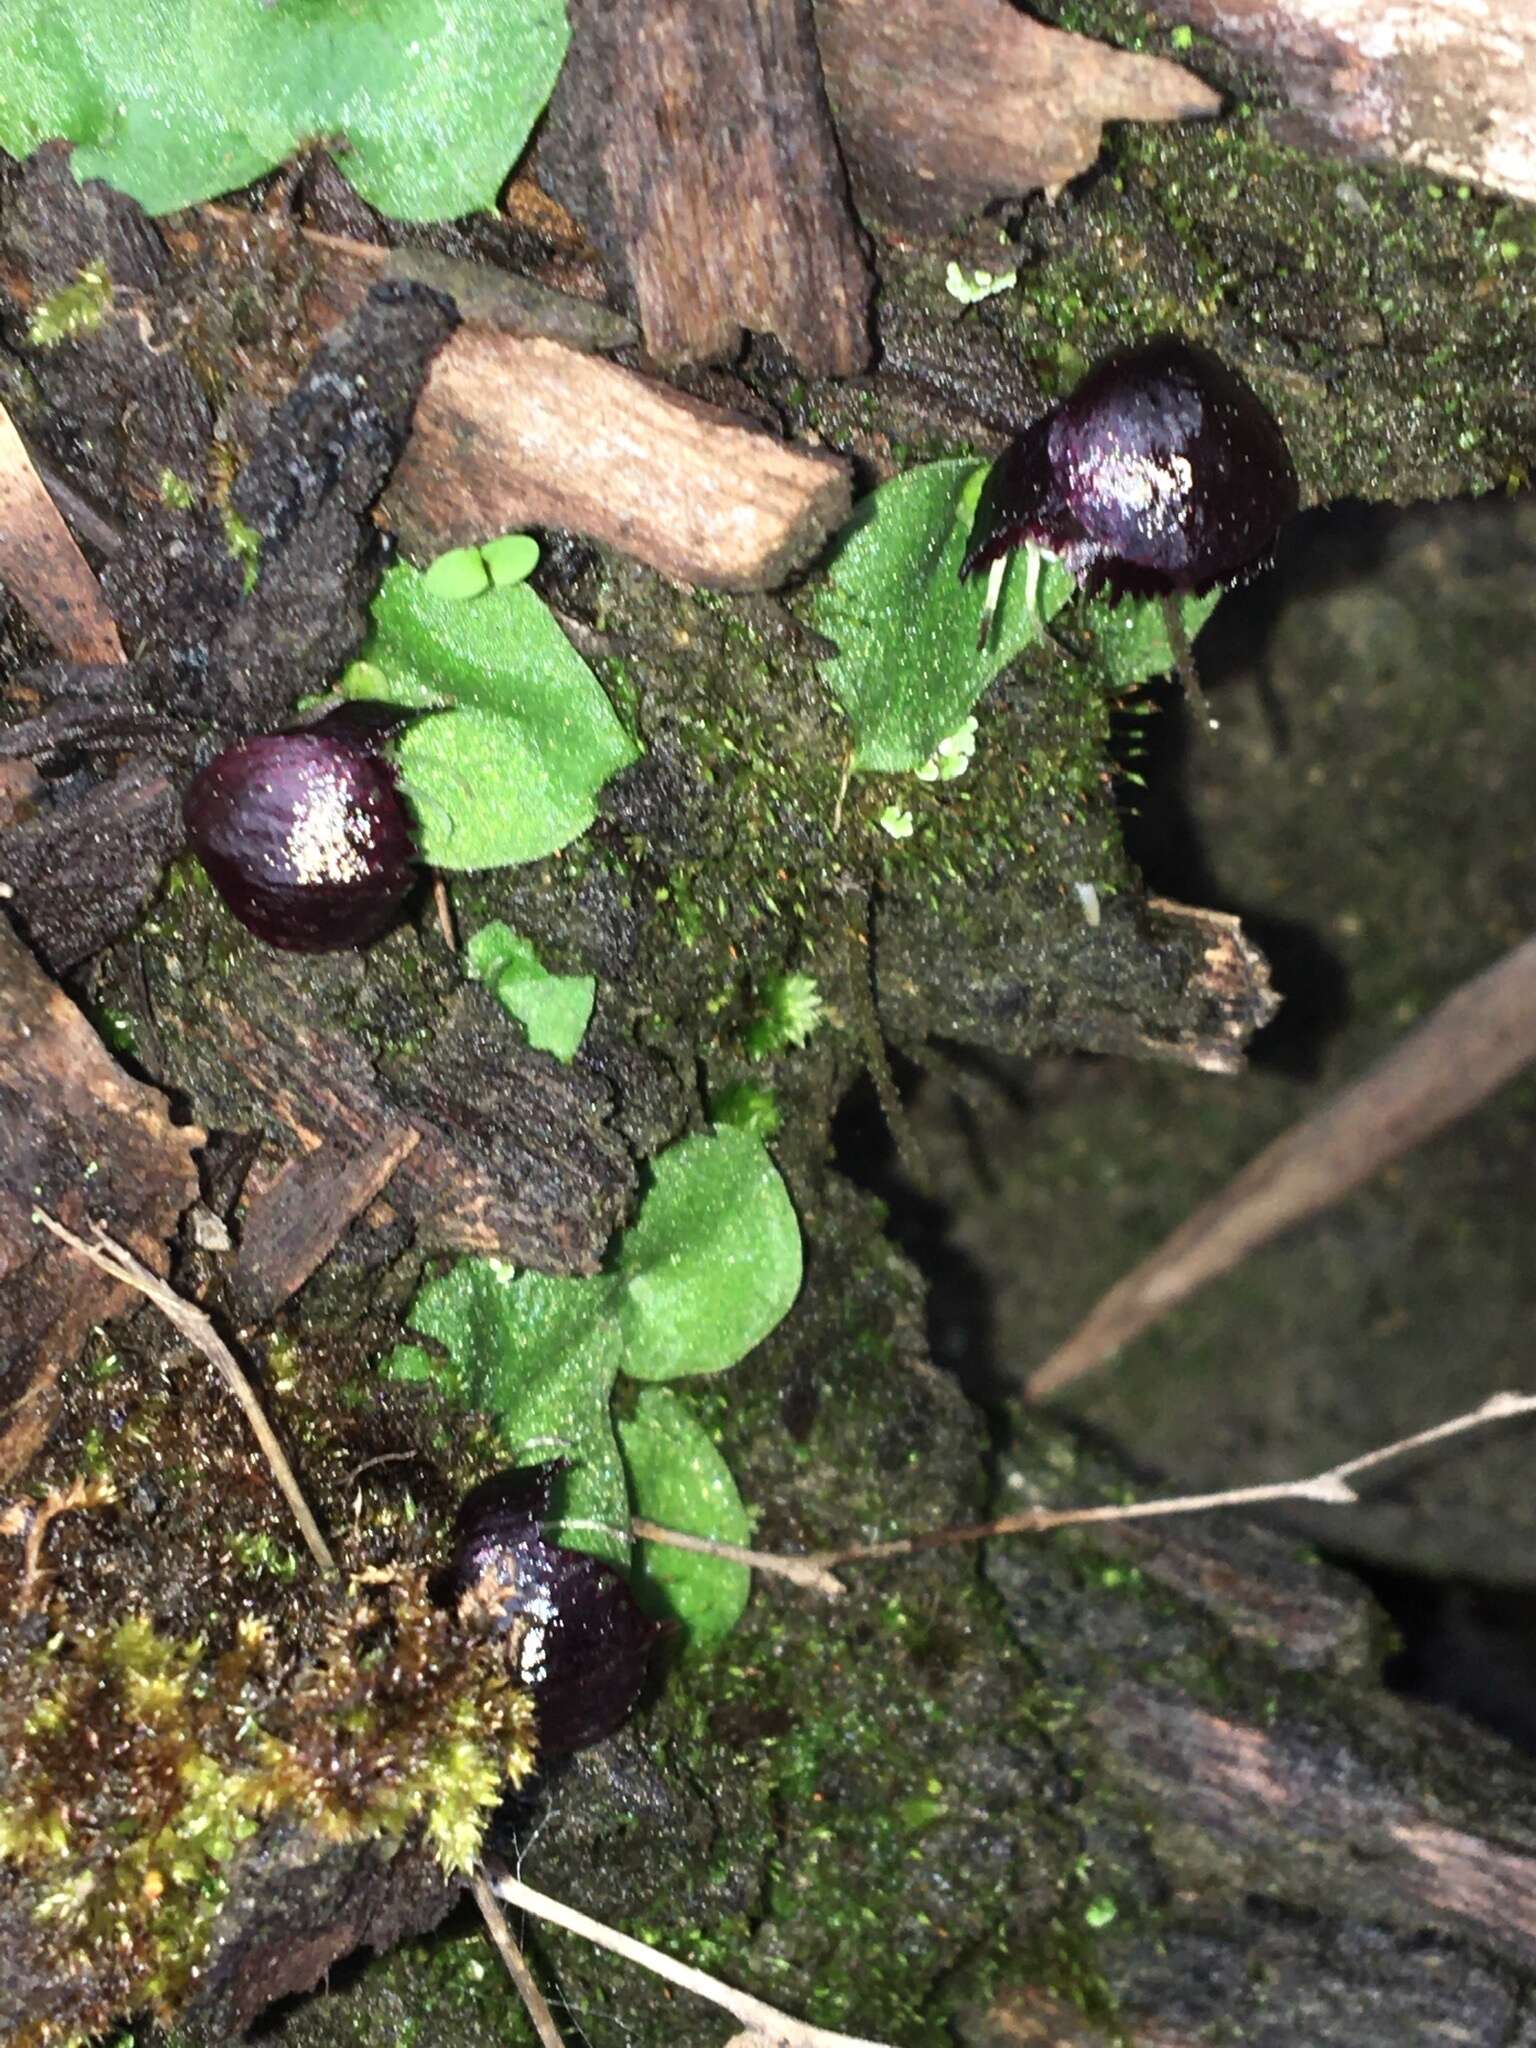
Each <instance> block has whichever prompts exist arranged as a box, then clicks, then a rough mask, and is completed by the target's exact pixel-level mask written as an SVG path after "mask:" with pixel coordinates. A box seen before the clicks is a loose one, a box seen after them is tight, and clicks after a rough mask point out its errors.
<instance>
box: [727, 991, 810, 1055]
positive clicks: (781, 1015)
mask: <svg viewBox="0 0 1536 2048" xmlns="http://www.w3.org/2000/svg"><path fill="white" fill-rule="evenodd" d="M825 1012H826V1005H825V1004H824V1003H823V1001H822V999H821V990H820V989H819V988H818V987H817V986H816V977H815V975H814V974H779V975H775V976H773V977H772V978H771V979H770V980H768V981H765V982H764V983H763V985H762V988H761V989H760V990H759V992H758V1004H757V1014H756V1016H755V1017H753V1019H752V1021H751V1023H750V1024H749V1025H748V1026H747V1029H746V1047H747V1051H748V1052H749V1053H751V1055H752V1057H753V1059H755V1060H760V1059H766V1058H767V1056H768V1054H769V1053H774V1052H783V1051H784V1050H785V1048H786V1047H788V1046H791V1045H795V1046H800V1045H804V1044H805V1042H806V1040H807V1039H808V1038H809V1037H810V1035H811V1033H812V1032H813V1031H814V1030H815V1029H816V1027H817V1025H818V1024H819V1023H820V1022H821V1020H822V1017H823V1016H824V1015H825Z"/></svg>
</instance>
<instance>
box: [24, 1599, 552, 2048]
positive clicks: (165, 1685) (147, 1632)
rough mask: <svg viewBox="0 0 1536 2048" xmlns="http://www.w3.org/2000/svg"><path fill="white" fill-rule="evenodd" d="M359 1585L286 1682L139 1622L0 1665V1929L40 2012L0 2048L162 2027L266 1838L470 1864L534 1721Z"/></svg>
mask: <svg viewBox="0 0 1536 2048" xmlns="http://www.w3.org/2000/svg"><path fill="white" fill-rule="evenodd" d="M372 1577H373V1582H372V1583H366V1584H362V1585H359V1586H356V1587H355V1588H354V1593H353V1597H352V1598H351V1599H350V1600H349V1602H348V1603H347V1605H346V1606H345V1608H344V1609H342V1610H340V1611H338V1613H337V1614H336V1615H335V1616H334V1618H333V1619H332V1620H331V1621H330V1623H329V1625H328V1629H327V1632H326V1635H325V1638H324V1640H323V1642H322V1646H321V1648H320V1651H319V1653H318V1654H317V1655H316V1656H315V1657H313V1658H312V1659H311V1660H310V1661H309V1662H307V1663H306V1664H304V1665H303V1666H302V1667H301V1668H300V1669H298V1670H297V1671H294V1670H293V1669H292V1668H290V1667H291V1659H290V1658H289V1657H288V1656H285V1654H284V1652H283V1649H282V1646H281V1644H280V1643H279V1640H278V1638H277V1637H276V1635H275V1634H274V1633H273V1632H272V1631H271V1630H270V1629H269V1628H267V1627H265V1626H264V1625H263V1624H262V1623H260V1622H258V1621H254V1620H248V1621H245V1622H243V1623H242V1624H241V1625H240V1626H239V1628H238V1629H237V1631H236V1634H235V1640H234V1642H233V1643H232V1645H231V1646H230V1647H229V1648H228V1649H226V1650H224V1651H223V1652H222V1653H220V1654H215V1655H210V1654H208V1652H207V1650H206V1648H205V1645H204V1644H203V1642H202V1641H200V1640H198V1639H196V1638H194V1639H191V1640H181V1639H177V1638H175V1637H172V1636H168V1635H165V1634H162V1633H160V1632H159V1631H158V1630H157V1629H156V1627H155V1626H154V1624H153V1622H152V1621H151V1620H150V1619H149V1618H148V1617H147V1616H144V1615H135V1616H131V1617H130V1618H128V1619H127V1620H125V1621H123V1622H121V1623H120V1624H118V1626H117V1627H115V1628H113V1629H110V1630H107V1631H102V1632H98V1633H80V1634H75V1633H72V1632H71V1630H70V1629H69V1627H68V1625H67V1624H66V1625H64V1626H62V1627H58V1628H56V1629H55V1630H54V1632H53V1633H52V1634H51V1635H50V1636H49V1637H48V1638H47V1640H46V1641H45V1642H43V1643H41V1644H39V1645H38V1647H36V1648H35V1649H34V1650H33V1651H32V1652H31V1653H30V1655H27V1656H25V1657H21V1658H18V1659H16V1660H15V1661H14V1662H13V1664H12V1668H11V1671H10V1674H9V1683H8V1686H7V1690H6V1694H5V1697H4V1699H3V1702H0V1753H4V1754H5V1755H6V1756H7V1758H8V1759H9V1771H8V1777H7V1785H6V1798H5V1805H4V1809H3V1811H0V1866H3V1868H4V1872H5V1877H6V1880H7V1881H6V1883H5V1885H4V1887H3V1889H4V1891H5V1892H6V1893H8V1897H7V1898H6V1900H5V1903H4V1907H3V1909H0V1910H3V1917H4V1919H5V1921H6V1922H7V1923H8V1924H7V1934H8V1937H9V1940H10V1942H11V1943H13V1944H15V1945H16V1946H17V1947H18V1948H19V1949H20V1950H21V1951H22V1952H23V1953H24V1954H25V1955H26V1958H27V1970H28V1974H31V1975H33V1976H45V1977H47V1978H48V1979H49V1980H50V1981H51V1982H52V1983H54V1984H55V1985H56V1986H57V1987H58V1993H57V2004H58V2008H59V2017H58V2018H57V2020H41V2021H38V2020H35V2019H34V2021H33V2022H32V2023H30V2024H29V2025H28V2026H26V2027H24V2028H23V2029H22V2030H21V2032H20V2033H19V2034H15V2035H12V2036H11V2037H10V2038H11V2039H12V2040H13V2041H14V2042H15V2043H16V2044H17V2048H44V2044H47V2043H50V2042H54V2041H64V2040H72V2039H75V2038H77V2037H81V2036H83V2035H84V2034H85V2033H87V2032H90V2031H93V2030H95V2029H96V2028H99V2027H102V2026H105V2025H106V2024H108V2023H109V2022H110V2021H111V2020H113V2019H115V2018H118V2017H121V2016H122V2015H123V2014H125V2013H128V2012H133V2011H138V2010H143V2009H146V2008H148V2009H152V2010H154V2011H156V2012H157V2013H159V2014H161V2015H162V2016H163V2015H166V2014H168V2013H171V2012H173V2011H174V2010H175V2009H176V2008H177V2006H178V2005H179V2004H180V2003H181V2001H182V2000H183V1998H184V1997H185V1996H186V1994H187V1993H188V1991H189V1990H190V1988H191V1987H192V1986H193V1985H194V1983H195V1982H196V1980H197V1977H198V1974H199V1965H200V1964H201V1962H202V1960H203V1958H204V1957H205V1955H206V1954H207V1952H208V1950H209V1948H210V1946H211V1945H212V1944H213V1942H214V1939H215V1934H216V1923H217V1922H218V1919H219V1915H220V1912H221V1910H222V1908H223V1906H224V1903H225V1901H226V1899H227V1898H228V1897H229V1895H230V1891H231V1885H232V1881H233V1879H234V1876H235V1873H236V1868H237V1865H238V1860H239V1856H240V1852H241V1848H242V1845H243V1844H244V1843H246V1842H247V1841H248V1840H249V1839H250V1838H251V1837H252V1836H254V1835H255V1834H256V1833H257V1831H258V1829H259V1828H261V1827H262V1826H263V1825H264V1824H266V1823H270V1822H273V1821H279V1820H281V1821H286V1822H288V1823H289V1824H290V1826H296V1827H297V1828H298V1829H300V1830H302V1831H305V1832H307V1833H308V1834H309V1835H310V1836H311V1837H312V1838H313V1840H314V1842H315V1844H316V1853H317V1854H318V1853H322V1852H323V1849H324V1847H325V1845H327V1844H331V1843H338V1842H347V1843H356V1842H385V1843H388V1842H399V1841H404V1840H405V1839H407V1838H408V1837H410V1836H411V1835H412V1834H413V1833H414V1832H416V1831H419V1832H420V1834H421V1835H422V1837H423V1838H424V1839H425V1841H426V1843H427V1845H428V1846H429V1848H430V1850H431V1851H432V1853H433V1854H434V1855H435V1857H436V1858H437V1860H438V1861H439V1863H441V1864H442V1866H443V1867H444V1868H445V1869H446V1870H449V1871H457V1870H462V1869H464V1868H466V1867H467V1866H468V1865H469V1864H470V1863H472V1862H473V1861H474V1859H475V1857H476V1855H477V1854H478V1852H479V1847H480V1842H481V1837H482V1834H483V1832H484V1828H485V1825H486V1821H487V1819H488V1817H489V1815H490V1813H491V1812H492V1811H493V1810H494V1808H495V1807H496V1805H497V1804H498V1803H499V1801H500V1800H501V1798H502V1797H503V1796H504V1794H505V1792H506V1790H507V1788H508V1787H509V1786H515V1785H518V1784H520V1783H521V1782H522V1781H523V1780H524V1779H525V1778H526V1777H527V1776H528V1774H529V1772H530V1771H531V1770H532V1768H533V1755H534V1731H533V1709H532V1702H531V1700H530V1698H529V1696H528V1695H527V1693H526V1692H524V1691H522V1690H520V1689H519V1688H517V1687H515V1686H514V1685H513V1684H512V1682H511V1680H510V1679H509V1677H508V1675H507V1672H506V1669H505V1665H504V1662H503V1659H502V1657H501V1655H500V1652H499V1650H498V1649H497V1648H496V1647H495V1646H493V1645H490V1644H478V1643H474V1642H471V1641H468V1640H466V1639H465V1638H464V1637H463V1636H462V1635H460V1634H458V1633H457V1632H456V1631H455V1630H454V1628H453V1626H452V1624H451V1623H450V1621H449V1619H448V1618H447V1617H446V1616H445V1615H443V1614H442V1613H440V1612H439V1611H438V1610H437V1609H436V1608H434V1607H433V1606H432V1605H431V1603H430V1601H429V1600H428V1598H427V1595H426V1590H425V1585H424V1582H423V1581H422V1580H421V1578H420V1577H419V1576H415V1575H411V1576H401V1577H398V1578H392V1579H385V1578H383V1577H382V1576H380V1575H378V1574H375V1575H372Z"/></svg>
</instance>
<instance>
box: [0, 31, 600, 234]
mask: <svg viewBox="0 0 1536 2048" xmlns="http://www.w3.org/2000/svg"><path fill="white" fill-rule="evenodd" d="M13 17H14V18H13ZM6 26H7V30H8V34H7V37H6V49H7V68H6V73H5V77H4V81H3V83H0V145H3V146H4V148H5V149H7V150H9V151H10V152H11V154H12V155H14V156H25V155H26V154H28V152H29V151H31V150H33V149H35V148H36V147H37V145H38V144H39V143H40V142H45V141H47V140H48V139H49V138H50V137H53V136H64V137H67V138H68V140H70V141H71V142H74V143H76V144H78V145H79V146H78V147H77V149H76V150H75V154H74V169H75V174H76V176H77V177H80V178H104V179H105V180H106V181H107V183H108V184H111V185H115V186H117V188H118V189H119V190H120V191H124V192H129V193H131V194H132V195H133V197H134V198H135V199H137V200H138V201H139V203H140V204H141V205H142V206H144V207H145V208H146V209H147V210H148V211H149V212H150V213H168V212H172V211H174V210H175V209H176V208H178V207H183V206H191V205H194V204H195V203H196V202H198V201H200V200H203V199H211V198H213V197H214V196H215V194H217V193H219V192H227V191H229V190H231V189H232V188H233V187H235V186H237V185H245V184H248V183H249V182H250V181H251V180H252V179H253V178H257V177H260V176H261V175H262V173H263V172H265V171H268V170H270V169H271V168H272V166H273V165H274V164H277V163H281V162H282V160H283V159H284V158H285V157H287V156H290V155H291V154H292V153H293V152H294V150H295V149H296V148H298V147H299V146H300V145H301V144H303V143H305V142H307V141H309V140H310V139H311V138H313V137H315V136H324V137H327V138H334V139H335V142H336V155H337V162H338V163H339V164H340V166H341V168H342V170H343V171H345V173H346V175H347V176H348V177H349V178H350V179H351V181H352V183H353V185H354V186H356V188H357V190H358V191H359V192H360V193H361V194H362V196H363V197H364V199H366V200H367V201H368V202H369V203H370V204H371V205H373V206H377V207H379V208H381V209H382V210H383V211H384V212H385V213H388V214H392V215H393V216H395V218H397V219H400V220H443V219H449V218H452V217H453V216H455V215H458V214H462V213H468V212H471V211H472V210H474V209H475V208H477V207H490V206H492V205H494V203H495V200H496V196H497V193H498V192H499V191H500V189H501V186H502V184H503V182H504V181H505V178H506V175H507V172H508V171H509V170H510V168H511V166H512V165H513V163H514V162H515V161H516V159H517V158H518V156H519V155H520V154H521V152H522V149H523V145H524V144H525V143H526V141H527V139H528V135H529V133H530V131H531V129H532V127H533V124H534V122H535V121H536V120H537V118H538V116H539V114H540V112H541V111H542V109H543V107H544V104H545V102H546V101H547V100H548V98H549V95H550V92H551V90H552V89H553V87H554V83H555V78H556V75H557V73H558V72H559V69H560V65H561V63H562V61H563V60H564V57H565V50H566V45H567V42H568V41H569V36H570V30H569V25H568V23H567V21H566V13H565V4H564V0H452V4H451V5H445V4H444V0H276V4H272V0H134V4H133V5H131V6H124V5H123V4H122V0H12V6H11V10H10V14H8V16H7V22H6Z"/></svg>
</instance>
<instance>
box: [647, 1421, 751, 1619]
mask: <svg viewBox="0 0 1536 2048" xmlns="http://www.w3.org/2000/svg"><path fill="white" fill-rule="evenodd" d="M617 1428H618V1435H619V1449H620V1450H621V1451H622V1453H623V1455H624V1468H625V1471H626V1472H627V1473H628V1475H629V1499H630V1506H631V1507H632V1508H633V1510H634V1512H635V1513H636V1514H637V1515H639V1516H640V1517H642V1519H644V1520H645V1521H648V1522H656V1523H659V1524H660V1526H661V1527H662V1528H664V1529H680V1530H682V1531H683V1533H684V1534H685V1535H689V1536H708V1537H710V1538H712V1539H713V1540H714V1541H715V1542H716V1543H736V1544H745V1543H748V1542H750V1540H751V1534H752V1524H751V1519H750V1517H749V1516H748V1514H747V1511H746V1509H745V1508H744V1507H743V1506H742V1503H741V1495H740V1494H739V1493H738V1492H737V1490H736V1481H735V1480H734V1479H733V1478H732V1476H731V1468H730V1466H729V1465H727V1464H726V1462H725V1460H724V1458H722V1457H721V1455H720V1453H719V1451H718V1450H717V1449H716V1448H715V1445H714V1443H713V1442H712V1441H711V1439H710V1437H709V1435H708V1433H707V1432H706V1431H705V1430H704V1428H703V1427H702V1426H701V1424H700V1423H699V1422H698V1421H697V1420H696V1419H695V1418H694V1416H693V1415H691V1414H690V1413H689V1411H688V1409H687V1408H686V1407H684V1405H683V1403H682V1402H681V1401H680V1400H679V1399H678V1398H677V1396H676V1395H675V1394H673V1393H670V1392H668V1390H667V1389H666V1388H665V1387H646V1388H645V1389H644V1390H643V1391H642V1392H641V1394H640V1396H639V1399H638V1400H637V1401H636V1403H635V1410H634V1413H633V1414H632V1415H631V1416H629V1417H628V1418H627V1419H626V1420H623V1421H621V1422H619V1423H618V1425H617ZM631 1583H632V1584H633V1586H634V1589H635V1592H636V1594H637V1595H638V1597H639V1599H640V1602H641V1604H642V1605H643V1606H644V1607H646V1608H647V1609H648V1611H649V1612H651V1613H652V1614H655V1615H658V1616H659V1617H661V1618H662V1619H664V1620H675V1621H678V1622H681V1624H682V1625H683V1627H684V1628H685V1629H686V1630H687V1632H688V1639H689V1642H690V1643H691V1644H692V1645H693V1646H694V1647H695V1648H696V1649H709V1648H711V1647H713V1645H714V1644H716V1643H718V1642H719V1641H720V1639H721V1638H722V1637H723V1636H726V1635H728V1634H729V1633H730V1631H731V1630H732V1629H733V1628H734V1627H735V1626H736V1623H737V1622H738V1621H739V1620H740V1619H741V1613H742V1609H743V1608H744V1607H745V1606H746V1604H747V1599H748V1596H749V1594H750V1593H751V1590H752V1574H751V1573H750V1572H749V1571H748V1569H747V1567H746V1566H745V1565H741V1564H733V1563H731V1562H730V1561H729V1560H728V1559H726V1558H720V1557H705V1556H701V1555H700V1554H699V1553H698V1552H696V1551H691V1550H679V1549H677V1548H676V1546H675V1545H673V1544H667V1543H644V1542H642V1543H641V1544H640V1545H639V1546H638V1547H637V1549H636V1552H635V1567H634V1570H633V1571H632V1573H631Z"/></svg>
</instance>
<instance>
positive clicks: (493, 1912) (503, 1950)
mask: <svg viewBox="0 0 1536 2048" xmlns="http://www.w3.org/2000/svg"><path fill="white" fill-rule="evenodd" d="M469 1888H470V1890H471V1891H472V1892H473V1893H474V1895H475V1904H476V1905H477V1906H478V1907H479V1908H480V1917H481V1919H482V1920H483V1921H484V1922H485V1926H486V1932H487V1933H488V1934H489V1935H490V1937H491V1940H492V1941H493V1942H494V1943H495V1945H496V1953H497V1954H498V1955H499V1956H500V1957H501V1960H502V1961H503V1962H504V1963H505V1964H506V1966H507V1975H508V1976H509V1977H510V1978H511V1979H512V1982H513V1983H514V1984H515V1985H516V1986H517V1995H518V1997H519V1998H520V1999H521V2000H522V2001H523V2004H524V2005H525V2006H526V2007H527V2008H528V2017H529V2019H531V2020H532V2021H533V2031H534V2032H535V2033H536V2034H537V2035H538V2037H539V2039H540V2041H541V2042H542V2043H543V2048H565V2042H564V2040H563V2039H562V2037H561V2033H560V2029H559V2028H558V2027H557V2026H556V2025H555V2016H554V2014H553V2013H552V2012H551V2011H550V2009H549V2006H548V2004H547V2002H546V2000H545V1997H544V1994H543V1992H542V1991H541V1990H540V1989H539V1986H538V1982H537V1980H536V1979H535V1977H534V1974H533V1972H532V1970H530V1969H529V1967H528V1963H527V1960H526V1958H525V1957H524V1955H523V1952H522V1950H521V1949H520V1948H519V1947H518V1945H517V1943H516V1941H514V1939H513V1938H512V1930H511V1928H510V1927H509V1926H508V1925H507V1916H506V1914H505V1913H503V1912H502V1910H501V1907H500V1905H499V1903H498V1902H497V1898H496V1894H495V1893H494V1892H493V1891H492V1890H491V1885H490V1880H489V1878H488V1877H487V1876H486V1874H485V1872H484V1871H483V1870H476V1871H473V1872H471V1874H470V1879H469Z"/></svg>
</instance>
